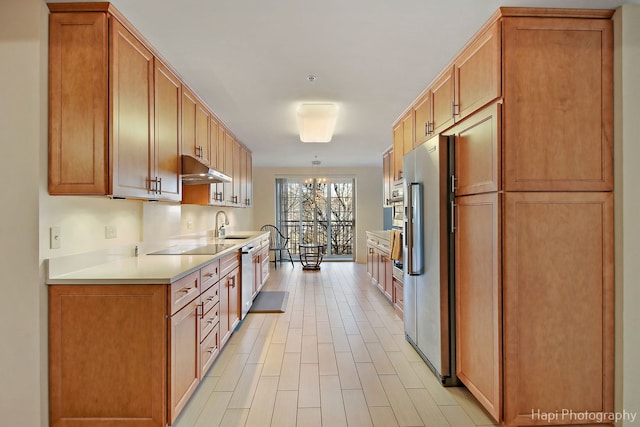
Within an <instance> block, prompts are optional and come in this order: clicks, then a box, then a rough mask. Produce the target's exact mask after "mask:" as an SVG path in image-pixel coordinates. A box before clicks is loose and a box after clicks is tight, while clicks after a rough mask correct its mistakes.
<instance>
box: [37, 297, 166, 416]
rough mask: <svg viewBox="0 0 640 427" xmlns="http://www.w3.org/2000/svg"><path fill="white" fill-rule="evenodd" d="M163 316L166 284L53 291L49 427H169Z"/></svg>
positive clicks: (164, 315) (50, 324) (50, 337)
mask: <svg viewBox="0 0 640 427" xmlns="http://www.w3.org/2000/svg"><path fill="white" fill-rule="evenodd" d="M166 316H167V291H166V285H165V286H158V285H137V286H128V285H113V286H104V285H92V286H78V285H68V286H64V285H60V286H50V287H49V408H50V415H49V416H50V423H51V425H52V426H53V425H55V426H65V425H74V426H87V427H89V426H95V425H96V418H100V419H102V420H103V421H104V423H109V422H111V423H112V424H114V425H115V424H117V425H119V426H123V427H126V426H140V425H146V426H158V427H160V426H162V427H164V426H165V425H166V417H167V415H166V414H167V327H166V325H167V320H166Z"/></svg>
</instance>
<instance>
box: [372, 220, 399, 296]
mask: <svg viewBox="0 0 640 427" xmlns="http://www.w3.org/2000/svg"><path fill="white" fill-rule="evenodd" d="M392 269H393V261H392V260H391V258H390V244H389V239H385V238H383V237H381V236H379V235H375V234H373V233H371V232H367V272H368V273H369V275H370V276H371V281H372V283H373V284H374V285H375V286H376V287H377V288H378V289H379V290H380V292H382V294H383V295H384V296H385V297H387V299H388V300H389V301H391V302H393V283H392V271H393V270H392Z"/></svg>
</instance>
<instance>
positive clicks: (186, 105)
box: [182, 86, 198, 157]
mask: <svg viewBox="0 0 640 427" xmlns="http://www.w3.org/2000/svg"><path fill="white" fill-rule="evenodd" d="M197 110H198V102H197V101H196V97H195V96H194V95H193V94H192V93H191V91H190V90H189V89H187V88H186V87H184V86H183V87H182V154H188V155H190V156H194V157H197V154H198V153H197V150H196V111H197Z"/></svg>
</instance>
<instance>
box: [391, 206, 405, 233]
mask: <svg viewBox="0 0 640 427" xmlns="http://www.w3.org/2000/svg"><path fill="white" fill-rule="evenodd" d="M402 205H403V203H402V200H400V201H397V202H393V203H392V204H391V208H392V215H393V216H392V220H391V225H392V226H393V227H394V228H402V227H403V226H404V207H403V206H402Z"/></svg>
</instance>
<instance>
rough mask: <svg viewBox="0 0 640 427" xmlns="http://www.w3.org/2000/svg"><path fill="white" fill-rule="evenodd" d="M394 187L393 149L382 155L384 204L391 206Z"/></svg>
mask: <svg viewBox="0 0 640 427" xmlns="http://www.w3.org/2000/svg"><path fill="white" fill-rule="evenodd" d="M392 187H393V150H388V151H386V152H385V153H384V155H383V156H382V205H383V206H390V204H391V201H390V200H389V199H391V191H392V190H391V188H392Z"/></svg>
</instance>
